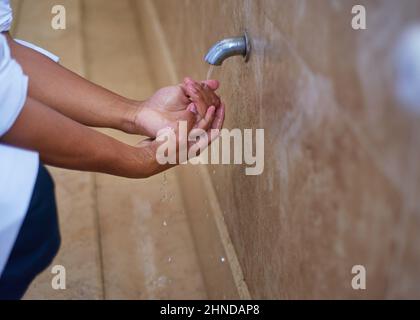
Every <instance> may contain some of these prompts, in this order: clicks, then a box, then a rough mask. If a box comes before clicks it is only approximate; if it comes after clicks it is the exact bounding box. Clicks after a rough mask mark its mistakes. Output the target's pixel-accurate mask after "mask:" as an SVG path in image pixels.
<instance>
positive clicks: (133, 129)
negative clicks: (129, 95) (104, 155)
mask: <svg viewBox="0 0 420 320" xmlns="http://www.w3.org/2000/svg"><path fill="white" fill-rule="evenodd" d="M143 108H144V102H143V101H135V100H129V101H127V102H125V103H124V111H123V112H122V118H121V119H120V127H119V128H118V129H120V130H121V131H124V132H125V133H130V134H142V129H141V124H140V123H139V120H140V117H139V114H140V112H141V110H142V109H143ZM139 125H140V126H139Z"/></svg>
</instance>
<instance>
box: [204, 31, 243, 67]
mask: <svg viewBox="0 0 420 320" xmlns="http://www.w3.org/2000/svg"><path fill="white" fill-rule="evenodd" d="M250 53H251V43H250V41H249V38H248V35H247V33H245V34H244V35H243V36H241V37H236V38H227V39H223V40H221V41H219V42H217V43H216V44H215V45H214V46H213V47H212V48H211V49H210V50H209V52H207V55H206V57H205V58H204V60H205V61H206V62H207V63H209V64H211V65H214V66H220V65H222V63H223V61H225V60H226V59H227V58H229V57H233V56H243V57H244V58H245V62H247V61H248V59H249V54H250Z"/></svg>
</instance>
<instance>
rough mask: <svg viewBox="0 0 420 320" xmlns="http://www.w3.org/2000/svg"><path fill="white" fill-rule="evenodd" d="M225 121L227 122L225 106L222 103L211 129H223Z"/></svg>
mask: <svg viewBox="0 0 420 320" xmlns="http://www.w3.org/2000/svg"><path fill="white" fill-rule="evenodd" d="M224 121H225V104H224V103H223V102H222V103H221V104H220V107H219V108H217V110H216V113H215V117H214V120H213V123H212V126H211V128H212V129H218V130H220V129H222V127H223V123H224Z"/></svg>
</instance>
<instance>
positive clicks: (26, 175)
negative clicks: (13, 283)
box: [0, 0, 58, 276]
mask: <svg viewBox="0 0 420 320" xmlns="http://www.w3.org/2000/svg"><path fill="white" fill-rule="evenodd" d="M11 23H12V9H11V7H10V4H9V0H0V32H4V31H8V30H9V29H10V26H11ZM19 42H20V43H21V44H23V45H26V46H28V47H31V48H32V49H35V50H38V51H40V52H41V53H43V54H45V55H47V56H49V57H50V58H51V59H53V60H54V61H58V58H57V57H56V56H54V55H52V54H50V53H49V52H47V51H45V50H42V49H40V48H38V47H36V46H34V45H31V44H29V43H27V42H24V41H19ZM27 90H28V77H27V76H26V75H25V74H24V73H23V71H22V68H21V67H20V65H19V64H18V63H17V62H16V61H15V60H14V59H13V58H12V57H11V55H10V49H9V46H8V44H7V40H6V38H5V36H4V35H2V34H0V137H1V136H2V135H4V134H5V133H6V132H7V131H8V130H9V129H10V128H11V127H12V126H13V123H14V122H15V121H16V119H17V117H18V116H19V114H20V112H21V111H22V108H23V106H24V104H25V101H26V95H27ZM38 158H39V157H38V153H36V152H32V151H28V150H23V149H19V148H15V147H11V146H7V145H5V144H2V143H0V276H1V274H2V272H3V269H4V267H5V265H6V263H7V260H8V258H9V255H10V252H11V250H12V248H13V245H14V243H15V241H16V238H17V235H18V233H19V229H20V227H21V225H22V222H23V220H24V218H25V215H26V212H27V210H28V206H29V202H30V200H31V197H32V192H33V188H34V184H35V180H36V176H37V173H38V164H39V159H38Z"/></svg>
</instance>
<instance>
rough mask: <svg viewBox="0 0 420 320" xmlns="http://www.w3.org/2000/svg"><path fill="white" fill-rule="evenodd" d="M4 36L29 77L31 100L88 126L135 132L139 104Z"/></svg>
mask: <svg viewBox="0 0 420 320" xmlns="http://www.w3.org/2000/svg"><path fill="white" fill-rule="evenodd" d="M5 35H6V37H7V40H8V44H9V47H10V50H11V53H12V56H13V58H14V59H15V60H16V61H18V62H19V64H20V65H21V67H22V69H23V71H24V73H25V74H27V75H28V76H29V79H30V81H29V92H28V95H29V96H30V97H31V98H34V99H35V100H37V101H40V102H42V103H43V104H45V105H47V106H49V107H51V108H53V109H55V110H56V111H58V112H60V113H61V114H63V115H65V116H67V117H69V118H71V119H73V120H75V121H77V122H79V123H82V124H85V125H88V126H93V127H107V128H114V129H119V130H123V131H125V132H131V131H133V128H132V127H133V125H134V120H135V115H136V111H137V109H138V108H139V106H140V105H141V104H140V103H139V102H137V101H133V100H129V99H126V98H124V97H122V96H119V95H117V94H115V93H113V92H111V91H109V90H107V89H105V88H102V87H100V86H98V85H96V84H94V83H92V82H90V81H88V80H86V79H84V78H82V77H80V76H79V75H77V74H76V73H74V72H72V71H70V70H68V69H66V68H64V67H62V66H60V65H59V64H57V63H55V62H54V61H52V60H51V59H49V58H47V57H45V56H44V55H43V54H41V53H38V52H37V51H35V50H32V49H30V48H27V47H25V46H23V45H21V44H19V43H17V42H15V41H14V40H13V39H12V38H11V37H10V35H9V34H8V33H6V34H5Z"/></svg>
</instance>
